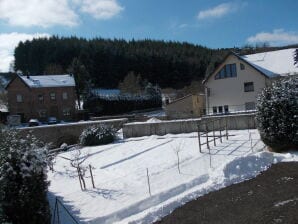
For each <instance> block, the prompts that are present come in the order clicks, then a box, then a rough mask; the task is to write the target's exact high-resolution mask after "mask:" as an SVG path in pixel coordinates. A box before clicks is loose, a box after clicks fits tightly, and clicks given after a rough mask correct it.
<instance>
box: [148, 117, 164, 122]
mask: <svg viewBox="0 0 298 224" xmlns="http://www.w3.org/2000/svg"><path fill="white" fill-rule="evenodd" d="M160 122H161V120H159V119H157V118H155V117H152V118H150V119H148V120H147V121H146V123H160Z"/></svg>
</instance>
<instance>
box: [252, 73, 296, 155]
mask: <svg viewBox="0 0 298 224" xmlns="http://www.w3.org/2000/svg"><path fill="white" fill-rule="evenodd" d="M297 111H298V77H291V78H289V79H286V80H281V81H276V82H275V83H273V84H272V86H271V87H267V88H265V89H264V90H263V91H262V93H261V94H260V95H259V97H258V103H257V116H256V120H257V127H258V130H259V132H260V135H261V139H262V140H263V142H264V143H265V144H266V145H268V146H269V147H270V148H271V149H272V150H273V151H276V152H281V151H285V150H289V149H296V150H297V147H298V133H297V131H298V119H297V116H298V115H297Z"/></svg>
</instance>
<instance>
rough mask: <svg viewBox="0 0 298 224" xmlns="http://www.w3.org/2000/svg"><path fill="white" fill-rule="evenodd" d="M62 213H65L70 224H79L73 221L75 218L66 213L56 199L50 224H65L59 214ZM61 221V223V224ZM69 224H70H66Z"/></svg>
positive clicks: (66, 210)
mask: <svg viewBox="0 0 298 224" xmlns="http://www.w3.org/2000/svg"><path fill="white" fill-rule="evenodd" d="M61 209H62V211H65V212H66V214H67V215H68V217H69V218H70V220H71V221H72V223H75V224H79V222H78V221H77V220H76V219H75V217H74V216H73V215H72V214H71V213H70V212H69V211H68V209H67V208H66V207H65V206H64V205H63V203H62V202H61V201H60V200H59V199H58V197H56V199H55V206H54V214H53V219H52V224H65V223H64V222H63V219H61V217H60V214H61ZM61 221H62V222H61ZM67 224H71V223H67Z"/></svg>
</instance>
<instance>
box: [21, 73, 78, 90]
mask: <svg viewBox="0 0 298 224" xmlns="http://www.w3.org/2000/svg"><path fill="white" fill-rule="evenodd" d="M19 77H20V78H21V79H22V80H23V81H24V82H25V83H26V84H27V85H28V86H30V87H31V88H41V87H64V86H75V80H74V77H73V76H72V75H38V76H25V75H23V76H19Z"/></svg>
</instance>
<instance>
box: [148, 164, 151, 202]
mask: <svg viewBox="0 0 298 224" xmlns="http://www.w3.org/2000/svg"><path fill="white" fill-rule="evenodd" d="M147 183H148V190H149V195H150V196H151V188H150V179H149V170H148V168H147Z"/></svg>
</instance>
